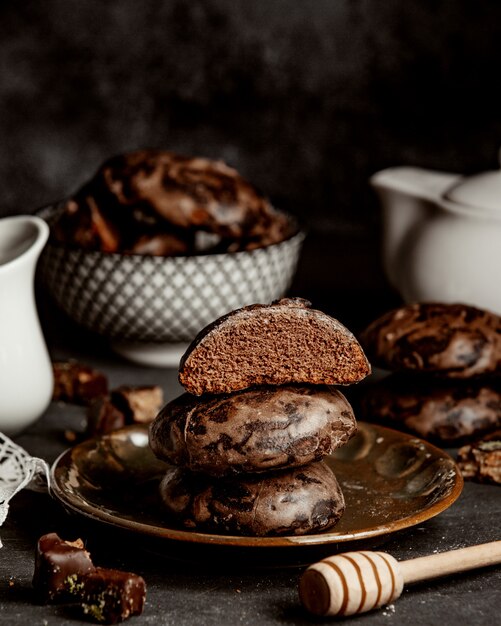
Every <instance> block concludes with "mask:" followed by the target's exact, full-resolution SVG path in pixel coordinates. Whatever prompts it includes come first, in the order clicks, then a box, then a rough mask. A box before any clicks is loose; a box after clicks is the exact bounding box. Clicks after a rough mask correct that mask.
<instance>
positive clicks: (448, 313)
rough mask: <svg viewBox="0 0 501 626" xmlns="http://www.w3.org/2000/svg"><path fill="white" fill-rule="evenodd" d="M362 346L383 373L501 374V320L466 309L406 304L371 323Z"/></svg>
mask: <svg viewBox="0 0 501 626" xmlns="http://www.w3.org/2000/svg"><path fill="white" fill-rule="evenodd" d="M361 343H362V345H363V347H364V350H365V351H366V353H367V356H368V358H369V360H370V361H371V363H372V364H373V365H375V366H377V367H381V368H383V369H388V370H392V371H402V370H413V371H420V372H427V373H433V374H438V375H441V376H445V377H449V378H471V377H474V376H479V375H483V374H492V373H496V372H499V370H500V367H501V366H500V360H501V359H500V354H501V318H500V317H498V316H497V315H495V314H494V313H490V312H488V311H484V310H481V309H477V308H475V307H472V306H468V305H464V304H441V303H433V302H432V303H418V304H410V305H407V306H403V307H401V308H399V309H395V310H393V311H390V312H388V313H386V314H385V315H383V316H382V317H380V318H379V319H377V320H375V321H374V322H373V323H372V324H370V326H369V327H368V328H367V329H366V330H365V331H364V332H363V333H362V335H361Z"/></svg>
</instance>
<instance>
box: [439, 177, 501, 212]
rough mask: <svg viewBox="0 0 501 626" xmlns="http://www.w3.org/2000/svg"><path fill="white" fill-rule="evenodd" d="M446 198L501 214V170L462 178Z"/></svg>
mask: <svg viewBox="0 0 501 626" xmlns="http://www.w3.org/2000/svg"><path fill="white" fill-rule="evenodd" d="M444 198H445V199H446V200H449V201H450V202H454V203H457V204H462V205H464V206H467V207H472V208H476V209H483V210H485V211H488V212H492V213H494V212H496V213H499V214H501V170H498V171H489V172H483V173H482V174H475V175H474V176H468V177H465V178H462V179H461V180H460V181H459V182H458V183H456V184H455V185H453V186H452V187H451V188H450V189H448V191H446V192H445V194H444Z"/></svg>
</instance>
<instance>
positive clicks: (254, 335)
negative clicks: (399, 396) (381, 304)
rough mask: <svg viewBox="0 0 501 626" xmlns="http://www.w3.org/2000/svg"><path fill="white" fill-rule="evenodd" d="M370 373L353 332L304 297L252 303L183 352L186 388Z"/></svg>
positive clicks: (343, 378)
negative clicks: (266, 302) (268, 302)
mask: <svg viewBox="0 0 501 626" xmlns="http://www.w3.org/2000/svg"><path fill="white" fill-rule="evenodd" d="M369 373H370V365H369V362H368V361H367V358H366V356H365V354H364V352H363V350H362V348H361V346H360V344H359V343H358V341H357V340H356V339H355V337H354V335H353V334H352V333H351V332H350V331H349V330H348V329H347V328H346V327H345V326H343V325H342V324H341V323H340V322H339V321H338V320H336V319H334V318H333V317H330V316H329V315H327V314H325V313H323V312H322V311H318V310H316V309H313V308H311V303H310V302H308V301H307V300H303V299H302V298H283V299H281V300H278V301H276V302H273V303H272V304H268V305H266V304H253V305H250V306H246V307H243V308H241V309H237V310H235V311H232V312H231V313H228V314H227V315H224V316H223V317H220V318H219V319H217V320H216V321H215V322H213V323H212V324H210V325H209V326H207V327H206V328H204V329H203V330H202V331H201V332H200V333H199V334H198V335H197V337H196V338H195V339H194V341H193V342H192V343H191V345H190V346H189V347H188V349H187V351H186V352H185V354H184V355H183V357H182V359H181V362H180V366H179V382H180V383H181V385H183V387H184V388H185V389H186V391H188V392H189V393H192V394H194V395H202V394H205V393H211V394H218V393H231V392H234V391H239V390H241V389H246V388H248V387H252V386H255V385H286V384H290V383H304V384H311V385H324V384H325V385H349V384H351V383H355V382H358V381H360V380H362V379H363V378H364V377H365V376H367V374H369Z"/></svg>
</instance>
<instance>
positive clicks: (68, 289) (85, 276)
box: [39, 207, 304, 342]
mask: <svg viewBox="0 0 501 626" xmlns="http://www.w3.org/2000/svg"><path fill="white" fill-rule="evenodd" d="M56 212H57V207H48V208H46V209H44V210H42V211H41V212H40V213H39V214H40V215H41V217H43V218H45V219H46V220H47V221H48V222H49V224H50V222H51V219H53V216H54V214H55V213H56ZM303 239H304V235H303V233H298V234H297V235H295V236H293V237H291V238H290V239H288V240H286V241H283V242H281V243H278V244H274V245H272V246H268V247H266V248H259V249H257V250H251V251H248V252H247V251H243V252H235V253H227V254H213V255H205V256H204V255H199V256H187V257H152V256H139V255H120V254H106V253H101V252H91V251H85V250H75V249H69V248H65V247H64V246H61V245H60V244H55V243H52V242H49V243H48V244H47V246H46V248H45V250H44V252H43V254H42V257H41V260H40V269H41V274H42V279H43V282H44V284H45V285H46V287H47V289H48V291H49V292H50V293H51V295H52V296H53V297H54V299H55V301H56V302H57V304H58V305H59V306H60V307H61V308H62V309H63V311H65V312H66V313H67V315H69V316H70V317H71V318H72V319H73V320H74V321H76V322H77V323H78V324H81V325H82V326H84V327H86V328H88V329H90V330H92V331H94V332H96V333H98V334H100V335H104V336H106V337H108V338H110V339H121V340H128V341H143V342H182V341H191V340H192V339H193V337H194V336H195V335H196V334H197V333H198V331H200V330H201V329H202V328H203V327H204V326H206V325H207V324H209V323H210V322H212V321H213V320H214V319H216V318H218V317H220V316H221V315H224V314H225V313H228V312H229V311H231V310H233V309H235V308H238V307H241V306H245V305H247V304H253V303H255V302H261V303H267V302H271V301H272V300H275V299H277V298H280V297H281V296H283V295H284V294H285V292H286V291H287V289H288V287H289V286H290V283H291V282H292V278H293V275H294V272H295V269H296V266H297V262H298V259H299V254H300V250H301V245H302V242H303Z"/></svg>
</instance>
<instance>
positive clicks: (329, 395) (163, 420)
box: [150, 385, 356, 476]
mask: <svg viewBox="0 0 501 626" xmlns="http://www.w3.org/2000/svg"><path fill="white" fill-rule="evenodd" d="M355 431H356V422H355V417H354V415H353V411H352V408H351V406H350V405H349V403H348V401H347V400H346V398H345V397H344V396H343V395H342V394H341V393H340V392H339V391H337V390H336V389H334V388H333V387H328V386H317V387H312V386H307V385H298V386H296V385H287V386H282V387H258V388H252V389H248V390H245V391H241V392H237V393H234V394H230V395H218V396H205V397H204V398H198V397H196V396H193V395H191V394H187V393H185V394H183V395H182V396H180V397H179V398H177V399H175V400H173V401H172V402H170V403H169V404H167V405H166V406H165V407H164V408H163V409H162V411H161V412H160V413H159V415H158V417H157V418H156V419H155V421H154V422H153V423H152V425H151V427H150V446H151V448H152V450H153V452H154V453H155V454H156V455H157V456H158V457H159V458H160V459H163V460H167V461H169V462H171V463H174V464H176V465H182V466H185V467H186V468H188V469H191V470H193V471H200V472H206V473H207V474H211V475H213V476H224V475H228V474H232V473H242V472H250V473H254V472H263V471H268V470H272V469H279V468H285V467H297V466H300V465H306V464H308V463H311V462H312V461H319V460H320V459H322V458H323V457H324V456H325V455H326V454H330V453H331V452H332V451H333V450H335V449H336V448H338V447H339V446H341V445H343V444H344V443H346V442H347V441H348V439H349V438H350V437H351V436H352V435H353V434H354V433H355Z"/></svg>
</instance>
